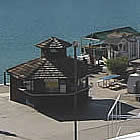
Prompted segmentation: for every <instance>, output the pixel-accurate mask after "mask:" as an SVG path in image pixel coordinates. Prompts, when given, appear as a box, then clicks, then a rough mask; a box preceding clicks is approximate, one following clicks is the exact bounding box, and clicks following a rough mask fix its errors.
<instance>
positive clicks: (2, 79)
mask: <svg viewBox="0 0 140 140" xmlns="http://www.w3.org/2000/svg"><path fill="white" fill-rule="evenodd" d="M9 77H10V76H9V74H8V73H7V72H3V74H2V73H1V74H0V84H3V85H8V83H9V81H10V80H9V79H10V78H9Z"/></svg>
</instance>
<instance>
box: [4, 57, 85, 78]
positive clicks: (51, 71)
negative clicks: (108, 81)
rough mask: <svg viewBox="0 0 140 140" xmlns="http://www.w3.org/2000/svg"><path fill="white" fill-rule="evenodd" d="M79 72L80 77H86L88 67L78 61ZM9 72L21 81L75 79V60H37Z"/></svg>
mask: <svg viewBox="0 0 140 140" xmlns="http://www.w3.org/2000/svg"><path fill="white" fill-rule="evenodd" d="M77 71H78V77H84V76H86V74H87V65H86V64H84V63H83V62H81V61H79V60H77ZM7 72H8V73H10V74H11V75H13V76H15V77H16V78H21V79H43V78H68V77H74V59H73V58H64V59H53V60H51V59H49V58H37V59H34V60H31V61H28V62H26V63H23V64H20V65H17V66H16V67H13V68H10V69H8V70H7Z"/></svg>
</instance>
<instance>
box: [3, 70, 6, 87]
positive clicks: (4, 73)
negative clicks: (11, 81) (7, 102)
mask: <svg viewBox="0 0 140 140" xmlns="http://www.w3.org/2000/svg"><path fill="white" fill-rule="evenodd" d="M3 83H4V85H6V72H4V81H3Z"/></svg>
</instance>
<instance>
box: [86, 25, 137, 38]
mask: <svg viewBox="0 0 140 140" xmlns="http://www.w3.org/2000/svg"><path fill="white" fill-rule="evenodd" d="M124 34H125V35H139V33H138V32H137V31H136V30H135V29H133V28H131V27H122V28H116V29H112V30H107V31H102V32H95V33H91V34H90V35H87V36H85V38H87V39H89V38H91V39H100V40H106V39H109V38H114V37H115V38H116V37H121V35H124Z"/></svg>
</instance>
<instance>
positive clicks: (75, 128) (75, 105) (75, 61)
mask: <svg viewBox="0 0 140 140" xmlns="http://www.w3.org/2000/svg"><path fill="white" fill-rule="evenodd" d="M73 46H74V85H75V95H74V140H78V131H77V129H78V127H77V55H76V48H77V47H78V42H77V41H74V42H73Z"/></svg>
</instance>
